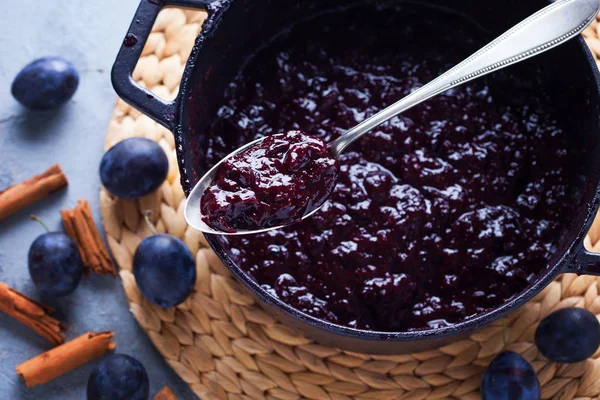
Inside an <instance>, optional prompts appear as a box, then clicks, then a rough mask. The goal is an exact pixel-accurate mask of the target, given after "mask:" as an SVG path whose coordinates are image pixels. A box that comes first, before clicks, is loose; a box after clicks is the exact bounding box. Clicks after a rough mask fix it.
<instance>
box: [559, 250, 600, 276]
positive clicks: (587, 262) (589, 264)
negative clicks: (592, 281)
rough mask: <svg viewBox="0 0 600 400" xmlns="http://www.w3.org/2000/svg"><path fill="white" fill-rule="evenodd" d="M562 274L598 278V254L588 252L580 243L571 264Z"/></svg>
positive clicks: (599, 261) (599, 263)
mask: <svg viewBox="0 0 600 400" xmlns="http://www.w3.org/2000/svg"><path fill="white" fill-rule="evenodd" d="M564 272H566V273H574V274H577V275H597V276H600V253H592V252H591V251H588V250H587V249H586V248H585V247H584V246H583V243H582V244H581V245H580V246H579V248H578V249H577V250H576V251H575V257H573V260H572V261H571V264H570V265H569V266H568V267H567V268H566V270H565V271H564Z"/></svg>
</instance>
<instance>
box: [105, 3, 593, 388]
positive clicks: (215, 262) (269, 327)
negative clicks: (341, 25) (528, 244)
mask: <svg viewBox="0 0 600 400" xmlns="http://www.w3.org/2000/svg"><path fill="white" fill-rule="evenodd" d="M205 16H206V15H205V14H204V13H203V12H197V11H188V10H186V11H183V10H180V9H165V10H163V11H162V12H161V14H160V16H159V18H158V20H157V22H156V24H155V27H154V29H153V33H152V34H151V35H150V38H149V40H148V43H147V44H146V48H145V49H144V52H143V55H142V58H141V59H140V61H139V64H138V66H137V68H136V71H135V73H134V78H135V79H136V80H137V81H138V82H141V83H142V84H143V85H145V86H146V87H149V88H151V90H152V91H153V92H154V93H156V94H157V95H158V96H160V97H163V98H174V97H175V93H176V91H177V89H178V86H179V81H180V78H181V74H182V72H183V68H184V64H185V61H186V59H187V57H188V55H189V53H190V50H191V48H192V45H193V42H194V39H195V37H196V34H197V33H198V31H199V30H200V24H201V22H202V21H203V19H204V18H205ZM596 28H598V30H600V25H598V24H597V23H594V25H593V26H592V27H590V28H588V30H587V31H586V32H585V36H586V38H588V40H589V44H590V46H591V48H592V50H593V51H594V52H595V53H596V54H597V55H600V39H598V36H600V34H597V33H596ZM599 33H600V32H599ZM133 136H144V137H147V138H150V139H152V140H155V141H157V142H158V143H159V144H160V145H161V146H162V148H163V149H164V150H165V152H166V153H167V155H168V157H169V175H168V178H167V180H166V182H165V183H164V184H163V185H162V187H161V188H160V189H159V190H158V191H157V192H156V193H154V194H152V195H149V196H147V197H144V198H142V199H138V200H124V199H118V198H114V197H112V196H111V195H110V194H108V193H107V192H106V191H104V190H102V192H101V194H100V202H101V209H102V219H103V224H104V228H105V230H106V236H107V240H108V244H109V246H110V249H111V250H112V253H113V255H114V257H115V259H116V261H117V262H118V264H119V266H120V276H121V279H122V282H123V287H124V288H125V292H126V294H127V298H128V300H129V305H130V307H131V312H132V313H133V315H134V316H135V318H136V319H137V320H138V322H139V323H140V325H141V326H142V327H143V328H144V330H145V331H146V332H147V333H148V336H149V337H150V339H151V340H152V342H153V343H154V344H155V346H156V348H157V349H158V350H159V351H160V353H161V354H162V355H163V356H164V358H165V359H166V361H167V362H168V363H169V365H170V366H171V367H172V368H173V369H174V370H175V371H176V372H177V374H179V376H180V377H181V378H182V379H183V380H184V381H185V382H187V383H188V384H189V385H190V386H191V388H192V390H193V391H194V392H195V393H196V394H197V395H198V396H199V397H200V398H201V399H203V400H210V399H224V400H225V399H230V400H241V399H283V400H288V399H289V400H292V399H299V398H308V399H318V400H322V399H331V400H347V399H352V398H354V399H365V400H367V399H369V400H373V399H379V400H391V399H411V400H417V399H479V398H480V395H479V391H478V389H479V383H480V378H481V374H482V372H483V371H484V370H485V367H486V366H487V365H488V364H489V362H490V361H491V360H492V359H493V358H494V357H495V356H496V354H498V353H499V352H501V351H503V350H504V348H505V347H504V341H503V326H502V324H503V322H502V321H497V322H495V323H493V324H491V325H489V326H487V327H485V328H484V329H482V330H480V331H477V332H475V333H473V334H472V335H471V336H470V338H469V339H468V340H462V341H459V342H456V343H453V344H451V345H448V346H445V347H442V348H439V349H437V350H432V351H427V352H423V353H419V354H412V355H400V356H375V355H368V354H356V353H350V352H345V351H340V350H338V349H334V348H329V347H325V346H322V345H319V344H316V343H314V342H313V341H311V340H310V339H307V338H305V337H303V336H301V335H299V334H298V333H297V332H296V331H293V330H291V329H289V328H287V327H286V326H284V325H281V324H279V323H278V322H276V321H275V320H274V319H273V318H272V317H271V316H270V315H269V314H268V313H266V312H265V311H263V310H262V309H261V308H260V307H259V306H257V305H256V304H255V302H254V300H253V298H252V297H251V296H250V295H249V294H248V293H247V292H246V291H245V289H244V288H243V287H242V286H241V285H240V284H239V283H238V282H237V281H236V280H234V279H233V278H232V277H231V276H230V274H229V272H228V270H227V269H226V268H225V267H224V266H223V265H222V264H221V262H220V261H219V259H218V258H217V256H216V255H215V254H214V253H213V252H212V250H210V249H209V248H208V246H207V243H206V241H205V240H204V237H203V236H202V234H200V233H199V232H196V231H194V230H193V229H191V228H189V227H188V226H187V225H186V223H185V221H184V217H183V206H184V194H183V191H182V189H181V186H180V184H179V172H178V169H177V162H176V156H175V150H174V147H175V143H174V141H173V136H172V134H171V133H170V132H169V131H167V130H166V129H164V128H162V127H161V126H160V125H158V124H157V123H155V122H153V121H152V120H150V119H149V118H147V117H145V116H143V115H141V113H140V112H138V111H136V110H134V109H133V108H131V107H130V106H128V105H127V104H125V103H124V102H123V101H121V100H119V101H118V102H117V106H116V109H115V111H114V114H113V117H112V120H111V122H110V127H109V130H108V134H107V138H106V148H107V149H108V148H109V147H111V146H112V145H114V144H115V143H117V142H118V141H120V140H123V139H125V138H128V137H133ZM143 210H151V211H152V219H153V222H154V223H155V226H156V229H157V230H158V231H159V232H168V233H170V234H172V235H175V236H178V237H180V238H182V239H183V240H184V241H185V243H186V244H187V245H188V246H189V248H190V250H191V251H192V253H193V254H196V263H197V269H198V279H197V283H196V291H195V293H194V294H193V295H192V296H191V297H190V298H189V299H188V300H186V301H185V302H184V303H183V304H181V305H180V306H178V307H176V308H174V309H168V310H165V309H161V308H158V307H156V306H153V305H152V304H150V303H148V302H147V301H146V300H145V299H144V298H143V297H142V295H141V294H140V292H139V291H138V289H137V287H136V283H135V279H134V277H133V274H132V258H133V253H134V251H135V249H136V247H137V246H138V244H139V243H140V241H141V240H142V239H143V238H144V237H146V236H147V235H149V234H150V232H149V229H148V228H147V226H146V224H145V223H143V220H142V211H143ZM596 222H597V223H596V224H595V225H594V227H593V228H592V229H591V231H590V233H589V234H588V236H587V238H586V245H587V246H588V248H589V249H591V250H597V251H600V240H599V239H600V219H597V221H596ZM599 284H600V280H599V279H598V278H594V277H592V276H579V277H578V276H576V275H571V274H569V275H563V276H562V277H560V278H559V279H557V280H556V281H555V282H553V283H551V284H550V285H549V286H548V287H547V288H546V289H545V290H544V291H543V292H541V293H540V294H539V295H538V296H537V297H536V298H535V299H534V300H533V301H531V302H529V303H528V304H526V305H524V306H523V307H521V308H520V309H519V310H517V311H516V312H514V313H513V314H511V315H510V316H509V317H508V319H507V325H508V328H507V329H508V330H507V334H506V336H507V348H508V349H509V350H512V351H515V352H517V353H520V354H522V355H523V356H524V357H525V358H526V359H527V360H529V361H530V362H531V364H532V365H533V367H534V369H535V370H536V371H537V373H538V376H539V380H540V383H541V385H542V398H544V399H549V398H554V399H573V398H578V399H592V398H598V395H599V394H600V360H599V359H598V357H599V356H600V351H599V352H597V353H596V354H595V355H594V358H592V359H589V360H586V361H584V362H580V363H577V364H557V363H555V362H550V361H548V360H547V359H545V358H544V357H543V356H542V355H541V354H540V353H539V352H538V350H537V348H536V347H535V345H534V343H533V337H534V332H535V328H536V326H537V323H538V322H539V321H540V319H541V318H543V317H544V316H546V315H548V314H549V313H550V312H551V311H553V310H556V309H558V308H562V307H585V308H587V309H589V310H590V311H592V312H593V313H595V314H597V315H598V314H600V296H599V293H598V291H599V290H598V288H599Z"/></svg>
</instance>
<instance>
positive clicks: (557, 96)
mask: <svg viewBox="0 0 600 400" xmlns="http://www.w3.org/2000/svg"><path fill="white" fill-rule="evenodd" d="M359 3H360V4H363V3H364V4H367V5H368V6H369V7H380V8H381V7H383V8H386V7H389V8H390V9H394V10H401V9H402V8H403V7H416V6H418V7H421V6H420V5H416V4H419V2H409V1H401V0H397V1H387V0H382V1H372V0H364V1H354V2H348V1H347V0H311V1H304V2H285V1H281V0H262V1H252V0H233V1H231V2H230V4H229V6H228V7H225V8H228V9H225V8H223V9H217V11H215V12H216V13H217V14H221V13H222V15H219V16H218V17H217V18H216V19H215V21H216V23H215V26H211V27H209V28H208V31H206V33H205V36H206V37H205V38H204V39H203V40H202V41H201V42H200V43H199V48H197V49H196V50H195V51H194V52H193V53H192V57H194V58H193V59H192V60H191V64H190V65H189V66H188V71H187V72H186V75H185V76H184V82H183V86H182V93H183V95H184V96H183V98H182V100H181V105H180V115H179V121H180V124H179V126H178V128H177V129H178V131H179V132H178V135H179V140H180V141H179V143H180V144H181V147H180V149H179V150H178V151H179V157H180V165H181V166H182V176H183V181H184V189H185V190H186V192H187V191H189V190H190V189H191V188H192V187H193V186H194V184H195V183H196V182H197V180H198V178H199V177H200V176H202V175H203V174H204V173H205V172H206V171H207V170H208V169H209V168H210V167H211V166H212V165H209V163H208V162H207V161H206V160H207V153H206V151H207V148H208V146H207V143H208V141H209V140H210V139H211V138H210V137H209V135H210V133H209V132H210V126H211V123H212V121H213V120H214V119H215V117H216V115H217V113H218V111H219V107H220V106H221V104H222V102H223V98H224V94H225V93H226V91H227V88H228V85H229V83H230V82H231V81H232V80H233V79H234V78H235V77H236V75H237V74H238V73H239V72H240V70H241V68H242V67H243V66H244V64H245V62H246V61H247V60H248V58H249V57H251V56H252V55H253V54H254V53H255V52H256V51H257V50H258V49H260V48H261V47H263V46H265V45H268V43H269V42H270V41H271V40H272V38H273V37H275V36H276V35H277V34H278V33H280V32H281V31H282V30H285V29H288V28H289V27H290V26H292V25H293V24H294V23H295V22H296V21H299V20H302V19H305V18H309V17H311V16H313V15H316V14H318V13H322V12H325V11H327V10H332V9H336V8H341V7H349V6H352V5H353V4H359ZM420 4H425V7H432V6H433V7H441V8H444V9H446V10H447V12H456V13H460V14H461V15H464V16H465V17H467V18H468V19H470V20H472V21H475V22H476V23H477V24H478V25H480V26H481V28H482V29H483V31H485V34H482V37H481V41H480V42H477V43H473V45H472V48H470V49H469V51H470V52H474V51H476V50H477V49H478V48H479V47H481V46H482V45H484V44H486V43H487V42H488V41H489V40H490V39H493V38H494V37H496V36H498V35H499V34H501V33H502V32H504V31H505V30H506V29H508V28H509V27H511V26H512V25H514V24H516V23H517V22H519V21H520V20H522V19H523V18H525V17H527V16H528V15H530V14H531V13H533V12H535V11H536V10H538V9H540V8H542V7H544V6H545V5H547V2H545V1H541V0H540V1H537V0H528V1H523V0H504V1H499V0H496V1H485V2H482V1H480V0H431V1H426V2H422V3H420ZM221 16H222V18H221ZM339 29H340V30H343V29H345V27H344V26H343V24H340V26H339ZM373 29H377V27H373ZM483 31H482V32H483ZM311 40H315V38H311ZM316 40H318V38H317V39H316ZM387 40H389V41H390V42H393V40H394V38H388V39H387ZM582 43H583V42H582V40H574V41H571V42H569V43H567V44H566V45H563V46H561V47H559V48H557V49H555V50H553V51H550V52H548V53H545V54H543V55H541V56H538V57H535V58H533V59H531V60H528V61H525V62H523V63H522V64H519V65H517V66H513V67H510V68H512V71H513V73H514V74H516V75H519V76H527V78H528V79H529V80H530V81H529V82H527V84H528V85H530V88H531V90H533V91H535V90H539V89H541V88H543V89H544V90H546V91H547V92H548V93H549V94H550V96H551V98H552V100H553V103H554V105H555V109H556V111H557V114H556V115H557V119H558V124H559V125H560V126H562V127H563V128H564V129H565V130H568V134H569V138H570V140H571V141H572V143H571V147H572V149H574V150H575V149H576V150H577V151H581V154H582V156H581V158H580V159H578V163H577V165H574V166H573V173H572V178H571V179H572V181H571V186H570V191H569V199H570V201H569V202H570V205H569V206H570V209H571V210H572V212H571V214H570V216H569V221H566V222H565V223H564V224H563V226H562V229H561V231H560V238H559V239H558V241H557V244H556V246H557V249H556V251H555V252H554V256H553V258H552V259H551V260H550V262H549V265H548V268H547V270H546V273H541V274H540V275H539V276H538V277H537V279H538V280H543V281H547V280H548V279H549V278H550V277H551V276H550V275H553V274H555V273H558V272H559V271H558V270H557V267H558V264H560V263H561V262H562V263H564V262H568V260H567V259H564V260H563V259H562V258H563V257H564V255H565V253H567V252H568V251H569V250H570V249H571V246H573V243H574V241H575V240H581V238H580V235H581V231H582V229H583V228H585V227H586V223H591V220H590V215H589V213H590V207H592V208H594V207H595V206H596V204H595V202H594V196H595V194H596V190H597V184H598V177H599V176H600V168H599V167H600V163H599V162H598V161H597V157H595V154H596V152H597V150H598V145H599V143H598V132H599V130H598V129H599V126H598V125H599V118H598V117H599V104H600V103H599V94H598V86H597V85H598V83H597V81H596V77H595V65H594V64H593V61H590V59H589V55H588V54H586V53H585V52H584V50H583V44H582ZM465 55H468V54H465ZM231 150H233V149H231ZM222 240H224V239H222V238H219V237H212V238H211V241H212V242H213V244H216V246H217V249H216V250H217V251H218V253H219V255H220V256H221V257H222V258H223V259H224V261H225V262H226V264H228V265H229V266H230V267H232V268H233V269H234V273H236V274H237V275H238V276H240V274H243V272H241V271H240V270H239V269H237V268H236V266H235V263H234V262H233V261H232V259H231V258H230V256H229V254H228V253H227V251H226V250H225V249H224V247H223V246H222ZM245 281H246V282H249V280H245ZM534 285H535V282H534ZM254 289H255V290H259V291H260V290H261V289H259V288H257V287H255V288H254ZM259 296H260V297H261V298H263V300H265V301H267V302H271V303H273V301H271V300H272V299H271V300H270V299H269V295H268V294H267V293H266V292H264V291H263V292H261V293H259ZM532 296H533V293H530V294H527V295H526V296H525V297H527V298H530V297H532ZM521 297H522V299H523V300H526V298H525V297H523V296H521Z"/></svg>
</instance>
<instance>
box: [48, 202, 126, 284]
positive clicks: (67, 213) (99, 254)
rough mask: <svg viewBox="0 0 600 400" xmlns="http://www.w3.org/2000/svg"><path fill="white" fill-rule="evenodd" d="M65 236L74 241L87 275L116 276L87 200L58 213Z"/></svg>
mask: <svg viewBox="0 0 600 400" xmlns="http://www.w3.org/2000/svg"><path fill="white" fill-rule="evenodd" d="M60 214H61V215H62V219H63V226H64V227H65V231H67V234H68V235H69V236H70V237H71V238H72V239H73V240H74V241H75V243H76V244H77V247H78V248H79V253H80V254H81V260H82V262H83V266H84V267H85V270H86V272H87V273H95V274H102V275H112V276H117V270H116V268H115V265H114V263H113V262H112V260H111V259H110V255H109V254H108V250H107V249H106V246H105V245H104V242H103V241H102V237H101V236H100V232H98V229H97V228H96V223H95V222H94V218H93V217H92V211H91V210H90V205H89V203H88V202H87V200H78V201H77V207H75V208H74V209H72V210H62V211H61V212H60Z"/></svg>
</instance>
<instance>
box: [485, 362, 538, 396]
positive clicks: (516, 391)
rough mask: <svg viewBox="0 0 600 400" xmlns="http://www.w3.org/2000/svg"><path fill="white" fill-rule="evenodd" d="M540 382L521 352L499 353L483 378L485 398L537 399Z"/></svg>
mask: <svg viewBox="0 0 600 400" xmlns="http://www.w3.org/2000/svg"><path fill="white" fill-rule="evenodd" d="M541 393H542V391H541V389H540V382H539V380H538V377H537V375H536V374H535V371H534V370H533V368H532V367H531V364H529V363H528V362H527V360H525V359H524V358H523V357H521V356H520V355H519V354H517V353H514V352H512V351H505V352H502V353H500V354H498V357H496V358H495V359H494V360H493V361H492V362H491V364H490V366H489V367H488V368H487V370H486V371H485V373H484V374H483V378H482V379H481V398H482V399H483V400H537V399H539V398H540V396H541Z"/></svg>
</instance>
